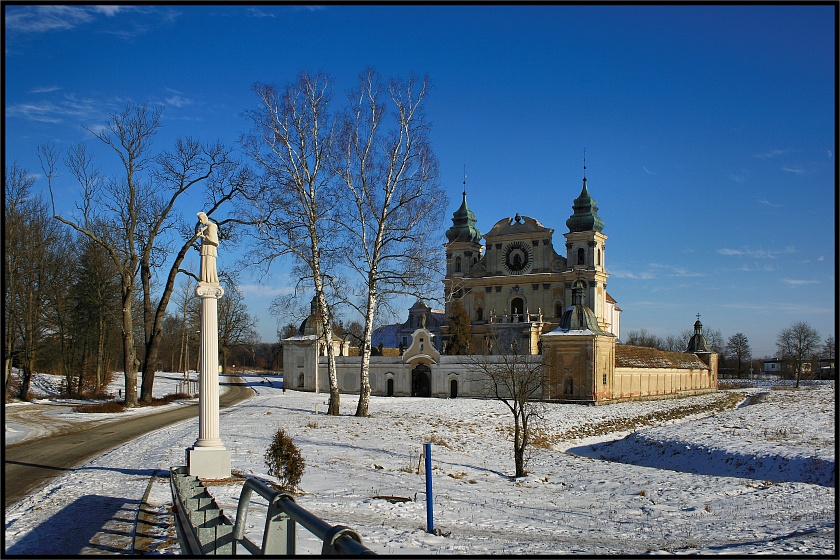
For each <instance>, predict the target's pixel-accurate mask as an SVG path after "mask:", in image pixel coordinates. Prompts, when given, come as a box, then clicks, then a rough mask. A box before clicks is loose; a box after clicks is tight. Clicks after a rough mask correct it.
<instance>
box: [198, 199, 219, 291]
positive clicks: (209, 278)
mask: <svg viewBox="0 0 840 560" xmlns="http://www.w3.org/2000/svg"><path fill="white" fill-rule="evenodd" d="M198 220H199V221H200V222H201V224H202V225H201V226H199V230H198V233H199V236H200V237H201V277H200V281H201V282H203V283H205V284H218V283H219V275H218V272H217V271H216V256H217V255H218V251H217V248H218V247H219V226H218V225H217V224H215V223H214V222H211V221H210V218H208V217H207V214H205V213H204V212H199V213H198Z"/></svg>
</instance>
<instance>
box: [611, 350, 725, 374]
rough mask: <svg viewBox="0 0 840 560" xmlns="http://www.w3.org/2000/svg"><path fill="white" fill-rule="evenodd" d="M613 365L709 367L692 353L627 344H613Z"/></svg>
mask: <svg viewBox="0 0 840 560" xmlns="http://www.w3.org/2000/svg"><path fill="white" fill-rule="evenodd" d="M615 366H616V367H646V368H694V369H709V366H707V365H706V364H705V363H703V361H702V360H701V359H700V358H698V357H697V356H695V355H694V354H686V353H684V352H666V351H664V350H659V349H657V348H650V347H647V346H631V345H629V344H616V345H615Z"/></svg>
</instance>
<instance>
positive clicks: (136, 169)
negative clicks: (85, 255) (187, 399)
mask: <svg viewBox="0 0 840 560" xmlns="http://www.w3.org/2000/svg"><path fill="white" fill-rule="evenodd" d="M161 111H162V110H161V109H159V108H155V109H152V108H149V107H148V106H146V105H137V104H131V103H129V104H127V105H126V106H125V108H124V110H123V111H122V112H119V113H114V114H112V115H111V116H110V119H109V121H108V122H107V124H106V126H105V128H104V129H103V130H101V131H99V132H94V131H92V130H90V129H88V130H89V131H90V132H91V133H92V134H94V136H95V137H96V138H97V139H98V140H99V141H100V142H102V144H103V145H104V146H106V147H107V148H110V150H111V151H112V152H113V153H114V154H116V156H117V158H118V159H119V160H120V162H121V165H122V172H123V173H124V174H123V175H122V176H121V177H112V178H105V177H102V176H101V174H100V173H99V170H98V169H97V168H95V167H94V165H93V157H92V156H91V155H90V154H89V153H88V152H87V149H86V146H85V145H84V144H79V145H77V146H74V147H72V148H71V149H70V150H69V152H68V155H67V158H66V160H65V165H66V166H67V168H68V169H69V170H70V172H71V174H72V175H73V176H74V177H75V178H76V180H77V181H78V182H79V184H80V185H81V187H82V195H81V200H80V201H78V202H77V203H76V212H75V213H74V214H73V215H71V216H70V217H69V218H67V217H63V216H59V215H57V214H56V216H55V217H56V219H58V220H59V221H61V222H62V223H65V224H67V225H69V226H71V227H73V228H74V229H76V230H77V231H78V232H80V233H82V234H84V235H86V236H87V237H89V238H90V239H91V240H92V241H94V242H96V243H97V244H99V245H100V246H101V247H102V248H103V249H104V250H105V251H106V252H107V253H108V255H109V257H110V258H111V260H112V261H113V262H114V264H115V266H116V267H117V270H118V272H119V276H120V281H121V286H120V292H121V296H122V305H123V307H122V309H123V316H122V330H123V334H122V336H123V354H124V358H123V359H124V363H123V367H124V370H125V375H126V403H127V405H128V406H134V405H135V404H136V403H137V391H136V381H137V372H138V365H142V371H143V384H142V388H141V395H140V397H141V400H143V401H150V400H151V399H152V388H153V385H154V375H155V367H156V361H157V348H158V343H159V340H160V333H161V325H162V322H163V318H164V316H165V315H166V307H167V305H168V304H169V300H170V298H171V295H172V290H173V289H174V285H175V278H176V276H177V274H178V272H179V271H180V265H181V263H182V262H183V259H184V258H185V256H186V254H187V252H188V251H189V249H190V247H192V246H194V244H195V242H196V240H197V238H198V235H197V233H195V232H193V231H190V228H189V226H188V225H186V224H184V223H183V222H182V221H181V220H179V216H178V215H177V212H176V203H177V202H178V201H179V200H182V199H183V195H184V194H185V193H187V192H188V191H192V190H195V189H196V188H197V186H202V187H204V190H203V194H204V206H203V208H202V210H203V211H204V212H205V213H206V214H208V215H212V214H213V212H215V211H216V210H218V208H219V207H220V206H221V205H222V204H224V203H225V202H227V201H229V200H231V199H232V198H233V197H235V196H236V194H237V193H238V192H239V191H240V189H241V188H242V187H243V185H244V183H247V182H248V180H249V174H248V171H247V169H241V168H240V167H239V165H238V163H237V162H236V161H234V160H233V159H232V157H231V150H230V149H229V148H226V147H225V146H223V145H221V144H219V143H215V144H212V143H210V144H202V143H200V142H198V141H196V140H193V139H179V140H178V141H177V142H176V145H175V149H174V150H173V151H171V152H170V151H165V152H162V153H160V154H159V155H155V154H153V153H152V145H153V141H154V137H155V135H156V133H157V131H158V129H159V127H160V118H161ZM39 156H40V157H41V162H42V168H43V169H44V172H45V174H46V175H47V178H48V180H49V184H50V191H51V192H52V188H53V185H52V182H53V180H54V178H55V176H56V169H55V168H56V162H57V154H56V153H55V150H54V148H52V147H49V146H45V147H41V148H39ZM217 222H218V223H220V224H222V223H224V222H225V221H224V220H222V221H218V220H217ZM94 224H97V227H98V228H99V229H98V230H94V227H93V226H94ZM179 226H180V229H179ZM173 245H174V248H175V249H177V250H173ZM173 253H174V258H173ZM170 258H172V259H173V260H172V261H169V260H168V259H170ZM165 263H166V264H169V265H170V266H169V268H168V270H167V271H166V272H167V274H166V277H165V279H164V281H163V285H162V286H160V287H157V286H154V285H153V273H154V271H155V270H158V269H161V267H162V266H163V265H164V264H165ZM138 277H139V282H140V288H141V292H140V293H141V294H142V314H143V335H142V336H143V342H144V344H143V347H144V358H143V361H142V362H140V361H139V360H137V357H136V354H137V344H136V341H135V337H134V335H133V333H132V329H131V328H130V325H132V324H133V316H132V310H131V305H129V302H130V301H131V300H132V297H133V295H134V293H135V291H136V290H137V281H138ZM156 288H159V289H160V293H161V295H160V298H159V299H156V298H155V297H154V295H153V292H154V291H155V290H156Z"/></svg>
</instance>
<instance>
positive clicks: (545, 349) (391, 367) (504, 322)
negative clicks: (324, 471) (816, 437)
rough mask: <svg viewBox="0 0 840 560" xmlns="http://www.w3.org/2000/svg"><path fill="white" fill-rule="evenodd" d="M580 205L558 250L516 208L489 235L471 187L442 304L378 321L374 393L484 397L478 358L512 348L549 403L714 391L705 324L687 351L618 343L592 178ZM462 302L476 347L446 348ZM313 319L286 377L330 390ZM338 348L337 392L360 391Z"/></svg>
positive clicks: (494, 357) (298, 339)
mask: <svg viewBox="0 0 840 560" xmlns="http://www.w3.org/2000/svg"><path fill="white" fill-rule="evenodd" d="M572 209H573V213H572V215H571V216H570V217H569V218H568V219H567V220H566V222H565V225H566V227H567V229H568V231H567V232H566V233H563V240H562V246H561V247H562V248H561V250H559V251H558V250H557V248H556V247H555V242H556V241H555V237H554V229H552V228H550V227H546V226H544V225H543V224H542V223H540V222H539V221H538V220H536V219H535V218H531V217H528V216H520V215H519V214H517V215H515V216H514V217H512V218H510V217H508V218H504V219H501V220H499V221H497V222H496V223H495V224H494V225H493V227H492V228H491V229H490V230H489V231H488V232H487V233H486V234H484V235H482V233H481V232H480V231H479V229H478V227H477V219H476V216H475V214H474V213H473V212H472V211H471V210H470V209H469V206H468V205H467V196H466V192H464V193H463V198H462V201H461V205H460V207H459V208H458V209H457V210H456V211H455V213H454V214H453V217H452V227H450V228H449V229H448V230H447V231H446V238H447V242H446V245H445V247H446V273H445V278H444V281H443V284H444V295H445V301H446V308H445V309H444V310H440V311H437V310H433V309H431V308H430V307H428V306H427V305H426V304H424V303H423V302H419V301H418V302H417V303H415V304H414V306H412V308H411V309H410V310H409V318H408V320H407V321H406V322H405V323H403V324H401V325H388V326H385V327H380V328H379V329H377V331H376V332H375V333H374V339H373V341H372V344H373V347H374V348H375V350H374V355H373V356H372V357H371V362H370V370H369V379H370V384H371V390H372V394H374V395H383V396H417V397H443V398H457V397H477V398H481V397H488V396H490V394H491V388H490V387H489V386H488V378H487V375H486V374H482V373H480V371H481V369H482V367H478V363H477V361H479V360H481V361H483V366H484V367H485V368H486V367H487V364H492V363H498V364H504V363H505V360H504V356H503V354H510V353H517V354H522V355H523V358H524V359H526V360H527V361H528V362H529V363H533V364H535V365H538V366H539V367H540V368H541V379H542V381H541V384H542V387H541V398H543V399H545V400H549V401H559V402H579V403H590V404H604V403H609V402H617V401H621V400H628V399H655V398H673V397H679V396H686V395H691V394H698V393H703V392H709V391H715V390H716V389H717V355H716V354H712V353H710V352H708V350H707V348H706V346H705V338H703V335H702V325H700V324H699V321H698V322H697V323H696V324H695V336H694V337H692V344H690V345H689V348H687V349H686V352H684V353H681V352H663V351H660V350H656V349H653V348H639V347H634V346H627V345H623V344H617V339H618V337H619V336H620V314H621V309H620V308H619V307H618V305H617V302H616V300H615V299H614V298H613V297H611V296H610V295H609V294H608V293H607V279H608V278H609V274H608V273H607V266H606V262H607V256H606V240H607V236H606V235H604V233H603V229H604V222H603V220H601V218H600V217H599V216H598V213H597V210H598V208H597V206H596V202H595V200H594V199H593V198H592V196H591V195H590V193H589V189H588V185H587V181H586V178H585V177H584V179H583V185H582V189H581V191H580V195H579V196H578V197H577V198H576V199H574V202H573V204H572ZM482 239H483V242H482ZM456 301H457V302H460V304H461V305H463V307H464V309H465V310H466V312H467V315H468V316H469V322H470V331H471V339H470V348H469V350H470V355H447V354H446V347H447V344H448V341H449V336H450V324H449V318H450V317H451V316H452V308H453V305H455V303H454V302H456ZM314 313H316V310H315V309H314V308H313V314H314ZM305 324H306V322H304V325H302V326H301V331H300V332H299V333H298V334H297V335H295V336H294V337H291V338H289V339H285V340H284V341H283V344H284V353H283V356H284V359H283V369H284V376H285V378H286V379H287V380H288V384H287V386H288V387H289V388H291V389H300V390H307V391H316V392H318V391H327V390H328V383H327V377H326V358H325V357H324V356H323V353H324V349H323V346H322V345H321V344H319V343H318V338H319V337H318V335H317V333H315V332H304V330H305V329H304V326H305ZM310 330H311V329H310ZM342 350H343V351H342V352H340V355H339V356H338V357H337V359H336V363H337V368H338V381H339V387H340V390H341V391H342V392H348V393H358V391H359V385H360V380H359V378H360V367H361V359H360V358H359V357H358V352H357V351H355V352H354V349H347V348H346V346H345V347H342ZM354 354H356V355H355V356H354ZM500 367H501V365H500Z"/></svg>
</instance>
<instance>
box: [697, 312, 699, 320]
mask: <svg viewBox="0 0 840 560" xmlns="http://www.w3.org/2000/svg"><path fill="white" fill-rule="evenodd" d="M697 320H698V321H699V320H700V314H699V313H698V314H697Z"/></svg>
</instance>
